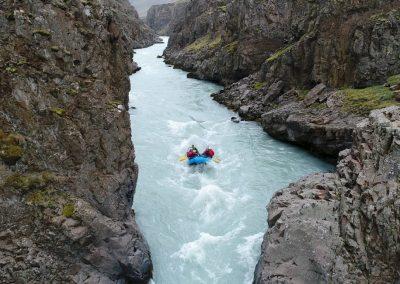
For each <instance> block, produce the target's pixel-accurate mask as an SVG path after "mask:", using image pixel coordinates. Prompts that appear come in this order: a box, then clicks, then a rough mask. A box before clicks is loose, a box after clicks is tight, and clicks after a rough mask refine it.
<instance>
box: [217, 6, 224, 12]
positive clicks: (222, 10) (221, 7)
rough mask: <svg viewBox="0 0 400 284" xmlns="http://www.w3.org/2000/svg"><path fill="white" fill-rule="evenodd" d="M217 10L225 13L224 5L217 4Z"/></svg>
mask: <svg viewBox="0 0 400 284" xmlns="http://www.w3.org/2000/svg"><path fill="white" fill-rule="evenodd" d="M218 9H219V11H221V12H222V13H226V5H222V6H218Z"/></svg>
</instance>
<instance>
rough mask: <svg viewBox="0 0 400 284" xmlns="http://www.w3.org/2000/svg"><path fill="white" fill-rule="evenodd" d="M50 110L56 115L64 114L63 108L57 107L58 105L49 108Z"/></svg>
mask: <svg viewBox="0 0 400 284" xmlns="http://www.w3.org/2000/svg"><path fill="white" fill-rule="evenodd" d="M50 111H51V112H52V113H54V114H56V115H58V116H64V115H65V109H62V108H59V107H54V108H52V109H50Z"/></svg>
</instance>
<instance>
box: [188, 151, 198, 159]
mask: <svg viewBox="0 0 400 284" xmlns="http://www.w3.org/2000/svg"><path fill="white" fill-rule="evenodd" d="M186 156H187V157H188V158H189V159H191V158H194V157H196V156H197V153H196V152H195V151H193V150H192V149H190V150H189V151H187V153H186Z"/></svg>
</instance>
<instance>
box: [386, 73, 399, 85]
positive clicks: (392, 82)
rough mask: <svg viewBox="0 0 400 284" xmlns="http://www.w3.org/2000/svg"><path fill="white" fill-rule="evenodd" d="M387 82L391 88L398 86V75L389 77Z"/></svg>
mask: <svg viewBox="0 0 400 284" xmlns="http://www.w3.org/2000/svg"><path fill="white" fill-rule="evenodd" d="M387 82H388V83H389V85H391V86H393V85H398V84H400V74H398V75H394V76H391V77H389V78H388V79H387Z"/></svg>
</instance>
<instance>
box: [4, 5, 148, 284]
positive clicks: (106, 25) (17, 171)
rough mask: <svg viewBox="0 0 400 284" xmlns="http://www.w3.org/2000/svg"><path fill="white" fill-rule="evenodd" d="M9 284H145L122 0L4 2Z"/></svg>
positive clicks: (134, 23)
mask: <svg viewBox="0 0 400 284" xmlns="http://www.w3.org/2000/svg"><path fill="white" fill-rule="evenodd" d="M0 6H1V9H0V46H1V49H0V90H1V93H2V96H1V97H0V282H2V283H16V282H21V283H48V282H76V283H110V282H118V283H128V282H134V283H146V282H147V280H148V279H149V278H150V277H151V271H152V264H151V259H150V253H149V250H148V247H147V244H146V242H145V240H144V239H143V237H142V235H141V233H140V232H139V230H138V228H137V225H136V223H135V220H134V214H133V212H132V209H131V206H132V201H133V195H134V190H135V185H136V179H137V174H138V169H137V165H136V164H135V163H134V150H133V145H132V142H131V134H130V122H129V115H128V112H127V111H126V109H127V107H128V91H129V88H130V86H129V80H128V76H129V74H131V73H132V72H133V70H134V65H133V64H132V61H131V60H132V55H133V51H132V48H133V47H139V46H145V45H149V44H151V43H153V42H154V40H155V35H154V34H151V33H149V31H148V30H147V29H146V28H144V27H142V26H141V23H140V21H139V19H138V17H137V14H136V12H135V11H134V10H133V8H132V7H131V6H130V5H129V3H128V2H126V1H124V0H115V1H108V0H90V1H79V0H69V1H57V0H56V1H33V2H32V1H18V2H15V1H3V2H2V3H0Z"/></svg>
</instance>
